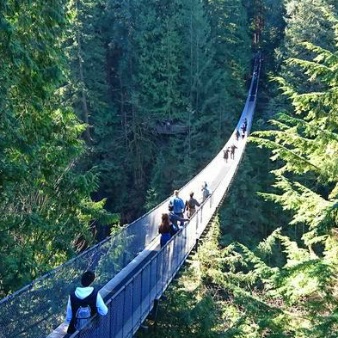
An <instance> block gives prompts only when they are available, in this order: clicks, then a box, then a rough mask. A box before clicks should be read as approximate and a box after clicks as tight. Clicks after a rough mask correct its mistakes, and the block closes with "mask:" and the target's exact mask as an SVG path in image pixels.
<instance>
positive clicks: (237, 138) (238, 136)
mask: <svg viewBox="0 0 338 338" xmlns="http://www.w3.org/2000/svg"><path fill="white" fill-rule="evenodd" d="M240 136H241V133H240V132H239V130H238V129H236V141H238V140H239V138H240Z"/></svg>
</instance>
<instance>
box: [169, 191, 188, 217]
mask: <svg viewBox="0 0 338 338" xmlns="http://www.w3.org/2000/svg"><path fill="white" fill-rule="evenodd" d="M170 206H172V207H173V212H174V214H176V215H177V216H180V217H183V212H184V207H185V205H184V202H183V200H182V198H181V197H179V196H178V190H175V191H174V197H173V198H172V199H171V200H170V202H169V207H170Z"/></svg>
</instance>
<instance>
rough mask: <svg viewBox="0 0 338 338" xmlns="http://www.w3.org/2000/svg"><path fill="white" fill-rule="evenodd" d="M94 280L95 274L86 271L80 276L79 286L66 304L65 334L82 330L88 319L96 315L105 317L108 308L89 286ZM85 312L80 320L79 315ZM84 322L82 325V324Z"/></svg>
mask: <svg viewBox="0 0 338 338" xmlns="http://www.w3.org/2000/svg"><path fill="white" fill-rule="evenodd" d="M94 280H95V273H94V272H92V271H86V272H84V273H83V274H82V276H81V286H78V287H77V288H76V289H75V291H73V292H72V293H71V294H70V296H69V298H68V303H67V315H66V323H69V326H68V329H67V333H74V332H76V331H77V330H80V329H82V326H83V325H86V324H87V323H88V322H89V318H90V317H92V316H94V315H95V314H96V313H98V314H99V315H101V316H105V315H106V314H107V313H108V308H107V306H106V304H105V303H104V301H103V299H102V297H101V295H100V293H99V291H97V290H95V288H94V287H92V286H90V284H92V283H93V282H94ZM82 310H83V311H87V315H86V319H84V318H83V317H82V318H83V319H80V316H79V313H80V312H81V311H82ZM83 322H84V323H83Z"/></svg>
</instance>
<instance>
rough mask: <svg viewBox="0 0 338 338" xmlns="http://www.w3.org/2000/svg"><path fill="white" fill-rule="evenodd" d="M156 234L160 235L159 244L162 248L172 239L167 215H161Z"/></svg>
mask: <svg viewBox="0 0 338 338" xmlns="http://www.w3.org/2000/svg"><path fill="white" fill-rule="evenodd" d="M158 232H159V233H160V234H161V239H160V244H161V248H162V247H163V246H164V245H165V244H166V243H167V242H168V241H169V240H170V238H171V237H172V224H171V222H170V219H169V215H168V214H167V213H165V214H162V221H161V224H160V225H159V227H158Z"/></svg>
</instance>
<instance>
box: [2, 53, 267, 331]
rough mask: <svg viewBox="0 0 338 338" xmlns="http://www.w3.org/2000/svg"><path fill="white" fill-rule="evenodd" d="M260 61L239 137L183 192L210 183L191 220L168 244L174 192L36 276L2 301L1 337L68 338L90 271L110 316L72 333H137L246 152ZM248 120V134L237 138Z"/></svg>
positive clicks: (186, 194)
mask: <svg viewBox="0 0 338 338" xmlns="http://www.w3.org/2000/svg"><path fill="white" fill-rule="evenodd" d="M260 67H261V59H260V57H259V56H256V58H255V63H254V69H253V75H252V79H251V83H250V88H249V91H248V95H247V99H246V102H245V106H244V108H243V111H242V114H241V116H240V119H239V121H238V123H237V126H236V127H235V129H234V132H233V134H232V135H231V137H230V138H229V140H228V141H227V142H226V144H225V145H224V146H223V148H222V149H221V150H220V152H219V153H218V154H217V155H216V156H215V157H214V159H213V160H212V161H211V162H210V163H209V164H208V165H207V166H206V167H205V168H204V169H203V170H202V171H201V172H200V173H198V174H197V175H196V176H195V177H194V178H193V179H192V180H191V181H189V182H188V183H187V184H186V185H185V186H184V187H182V188H181V189H180V191H179V195H180V197H182V198H183V200H187V199H188V197H189V194H190V192H191V191H194V192H195V197H196V198H197V199H199V200H201V196H198V193H201V186H202V184H203V183H204V182H207V183H208V186H209V188H210V191H211V194H210V196H209V197H208V198H207V199H206V200H205V201H204V202H203V204H202V205H201V206H200V208H198V209H197V211H196V213H195V214H194V215H193V216H192V217H191V219H190V221H189V223H188V224H187V225H186V226H184V227H183V229H182V230H180V232H179V233H178V234H176V235H175V236H174V237H173V238H172V239H171V240H170V241H169V242H168V243H167V244H166V245H165V246H164V247H163V248H160V236H159V234H158V224H159V221H160V219H161V214H162V213H164V212H167V211H168V203H169V200H170V198H171V197H168V199H166V200H165V201H163V202H162V203H161V204H159V205H158V206H156V207H155V208H154V209H152V210H151V211H149V212H148V213H147V214H145V215H143V216H142V217H140V218H139V219H137V220H135V221H134V222H133V223H131V224H129V225H128V226H127V227H125V228H123V229H121V231H120V232H119V233H118V234H116V235H114V236H113V237H112V238H107V239H105V240H104V241H102V242H100V243H98V244H97V245H95V246H93V247H91V248H90V249H88V250H86V251H85V252H83V253H82V254H80V255H79V256H77V257H76V258H74V259H72V260H70V261H68V262H67V263H65V264H63V265H62V266H60V267H59V268H57V269H55V270H53V271H51V272H50V273H48V274H46V275H44V276H42V277H41V278H38V279H36V280H34V281H33V282H32V283H31V284H29V285H27V286H26V287H24V288H22V289H21V290H18V291H17V292H15V293H13V294H12V295H10V296H8V297H6V298H4V299H2V300H1V301H0V338H21V337H22V338H46V337H47V338H62V337H65V335H66V329H67V325H66V324H65V323H63V321H64V319H65V310H66V303H67V299H68V295H69V293H70V292H71V291H72V290H73V289H74V288H75V286H77V285H78V282H79V276H80V275H81V274H82V272H83V271H85V270H88V269H90V270H93V271H95V273H96V275H97V279H96V281H95V287H97V288H99V289H100V294H101V295H102V297H103V299H104V300H105V303H106V304H107V306H108V309H109V311H108V315H107V316H103V317H101V316H94V317H93V319H92V323H91V325H90V327H88V328H87V329H86V330H83V331H80V332H75V333H74V334H72V335H68V336H67V337H71V338H75V337H79V338H106V337H107V338H108V337H110V338H128V337H133V336H134V334H135V333H136V332H137V331H138V329H139V328H140V326H141V325H142V323H143V322H144V321H145V319H146V318H147V317H148V316H149V314H150V313H151V312H154V310H156V306H157V304H158V301H159V299H160V298H161V296H162V295H163V293H164V292H165V290H166V288H167V287H168V285H169V284H170V282H171V281H172V280H173V278H174V277H175V275H176V274H177V272H178V271H179V269H180V268H181V267H182V265H183V264H184V262H185V260H186V259H187V257H188V256H189V254H190V253H191V251H192V250H193V249H194V248H195V247H196V245H197V243H198V240H199V238H200V237H201V235H202V233H203V232H204V231H205V229H206V227H207V225H208V223H209V222H210V220H211V218H212V216H213V215H214V213H215V211H216V210H217V208H218V207H219V205H220V204H221V203H222V201H223V199H224V197H225V196H226V194H227V191H228V189H229V186H230V184H231V182H232V180H233V178H234V176H235V174H236V171H237V169H238V166H239V163H240V161H241V158H242V156H243V153H244V150H245V146H246V143H247V137H248V135H249V132H250V129H251V124H252V118H253V114H254V110H255V106H256V97H257V90H258V80H259V74H260ZM244 121H246V123H247V129H246V133H244V134H243V137H242V135H241V136H240V137H239V139H237V138H238V137H237V136H236V131H237V130H240V129H241V127H242V125H243V123H244ZM232 145H235V146H236V147H237V149H236V152H235V158H234V159H229V160H227V161H226V160H225V159H224V157H223V150H224V149H227V148H228V147H230V146H232Z"/></svg>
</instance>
